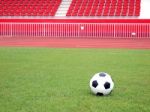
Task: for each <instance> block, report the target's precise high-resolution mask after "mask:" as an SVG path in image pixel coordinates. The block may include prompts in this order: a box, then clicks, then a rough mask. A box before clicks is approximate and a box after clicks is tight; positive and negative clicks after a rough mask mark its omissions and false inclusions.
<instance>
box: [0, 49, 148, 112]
mask: <svg viewBox="0 0 150 112" xmlns="http://www.w3.org/2000/svg"><path fill="white" fill-rule="evenodd" d="M101 71H105V72H108V73H109V74H110V75H112V78H113V80H114V81H115V88H114V91H113V93H112V94H111V95H109V96H106V97H96V96H94V95H92V94H91V92H90V89H89V80H90V78H91V77H92V76H93V75H94V73H97V72H101ZM149 84H150V50H125V49H52V48H0V111H1V112H127V111H128V112H141V111H142V112H149V111H150V106H149V104H150V94H149V93H150V86H149Z"/></svg>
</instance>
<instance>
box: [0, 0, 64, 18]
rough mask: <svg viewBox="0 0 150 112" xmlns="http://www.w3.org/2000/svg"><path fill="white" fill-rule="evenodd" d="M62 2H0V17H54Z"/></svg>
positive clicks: (9, 0) (19, 0)
mask: <svg viewBox="0 0 150 112" xmlns="http://www.w3.org/2000/svg"><path fill="white" fill-rule="evenodd" d="M60 3H61V0H0V16H54V15H55V13H56V11H57V9H58V7H59V5H60Z"/></svg>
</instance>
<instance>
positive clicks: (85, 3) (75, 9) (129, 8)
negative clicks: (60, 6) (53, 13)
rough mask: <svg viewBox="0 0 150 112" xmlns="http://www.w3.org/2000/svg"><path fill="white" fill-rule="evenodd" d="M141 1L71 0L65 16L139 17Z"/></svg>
mask: <svg viewBox="0 0 150 112" xmlns="http://www.w3.org/2000/svg"><path fill="white" fill-rule="evenodd" d="M140 4H141V0H72V3H71V5H70V7H69V10H68V12H67V14H66V16H140Z"/></svg>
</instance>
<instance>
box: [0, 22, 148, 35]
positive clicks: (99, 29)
mask: <svg viewBox="0 0 150 112" xmlns="http://www.w3.org/2000/svg"><path fill="white" fill-rule="evenodd" d="M0 37H50V38H150V23H148V24H146V23H136V24H135V23H18V22H17V23H14V22H13V23H8V22H7V23H4V22H1V23H0Z"/></svg>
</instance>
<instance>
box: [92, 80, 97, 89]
mask: <svg viewBox="0 0 150 112" xmlns="http://www.w3.org/2000/svg"><path fill="white" fill-rule="evenodd" d="M92 86H93V87H94V88H96V87H97V86H98V83H97V81H96V80H94V81H93V82H92Z"/></svg>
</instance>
